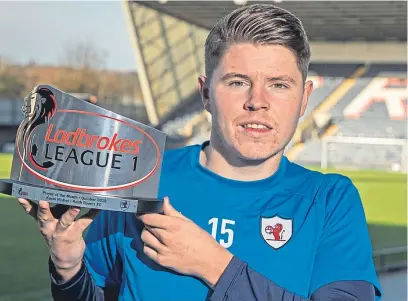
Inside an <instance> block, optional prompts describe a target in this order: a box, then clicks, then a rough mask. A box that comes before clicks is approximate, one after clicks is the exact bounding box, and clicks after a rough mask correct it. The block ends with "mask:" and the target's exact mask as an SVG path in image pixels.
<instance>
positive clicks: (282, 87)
mask: <svg viewBox="0 0 408 301" xmlns="http://www.w3.org/2000/svg"><path fill="white" fill-rule="evenodd" d="M272 86H274V87H275V88H278V89H286V88H288V86H287V85H285V84H279V83H278V84H273V85H272Z"/></svg>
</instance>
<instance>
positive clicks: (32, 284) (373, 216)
mask: <svg viewBox="0 0 408 301" xmlns="http://www.w3.org/2000/svg"><path fill="white" fill-rule="evenodd" d="M10 159H11V157H10V156H8V155H3V156H2V155H0V177H2V178H8V177H9V171H10V168H11V160H10ZM324 172H332V171H324ZM333 172H337V173H342V174H345V175H346V176H349V177H350V178H351V179H352V180H353V182H354V183H355V185H356V186H357V188H358V189H359V191H360V194H361V197H362V200H363V204H364V208H365V212H366V216H367V221H368V223H369V230H370V235H371V239H372V242H373V247H374V249H381V248H387V247H392V246H401V245H402V246H404V245H406V237H407V235H406V221H407V215H406V212H407V207H406V192H407V177H406V175H401V174H392V173H385V172H370V171H364V172H361V171H355V172H354V171H353V172H351V171H333ZM0 196H1V197H0V202H2V210H1V213H0V216H1V218H0V237H1V238H2V239H1V240H0V256H1V257H0V258H1V260H0V262H1V268H0V279H2V281H0V301H3V300H7V301H14V300H19V301H20V300H30V301H36V300H38V301H44V300H47V296H49V292H48V291H49V279H48V270H47V259H48V257H47V248H46V246H45V243H44V242H43V238H42V236H41V234H40V233H39V232H38V231H37V230H36V224H35V222H34V220H32V219H31V218H30V217H29V216H28V215H26V214H25V213H24V211H23V209H22V208H21V207H20V205H19V204H18V203H17V201H16V199H13V198H10V197H6V196H3V195H0ZM21 294H25V295H21ZM48 300H49V299H48Z"/></svg>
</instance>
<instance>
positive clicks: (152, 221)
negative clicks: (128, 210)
mask: <svg viewBox="0 0 408 301" xmlns="http://www.w3.org/2000/svg"><path fill="white" fill-rule="evenodd" d="M138 219H139V220H141V221H142V223H143V224H145V225H147V226H150V227H154V228H161V229H168V228H169V227H170V226H171V218H170V217H169V216H166V215H163V214H158V213H147V214H143V215H141V216H139V217H138Z"/></svg>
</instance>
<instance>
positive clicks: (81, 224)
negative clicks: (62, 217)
mask: <svg viewBox="0 0 408 301" xmlns="http://www.w3.org/2000/svg"><path fill="white" fill-rule="evenodd" d="M100 211H101V210H100V209H91V210H89V211H88V212H87V213H86V214H84V215H83V216H81V217H80V218H79V219H78V220H77V221H76V222H75V226H74V227H75V228H76V229H77V230H79V231H80V232H81V233H82V232H84V231H85V229H86V228H88V227H89V225H90V224H91V223H92V222H93V221H94V219H95V218H96V217H97V216H98V214H99V213H100Z"/></svg>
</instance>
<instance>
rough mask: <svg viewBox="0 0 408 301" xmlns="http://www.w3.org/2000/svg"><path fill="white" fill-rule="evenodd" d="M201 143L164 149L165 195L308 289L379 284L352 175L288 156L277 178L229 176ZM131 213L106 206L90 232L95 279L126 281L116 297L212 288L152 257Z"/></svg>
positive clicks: (89, 261)
mask: <svg viewBox="0 0 408 301" xmlns="http://www.w3.org/2000/svg"><path fill="white" fill-rule="evenodd" d="M201 149H202V146H201V145H194V146H187V147H184V148H181V149H177V150H168V151H166V152H165V155H164V160H163V167H162V176H161V182H160V193H159V196H160V197H164V196H169V198H170V202H171V203H172V205H173V207H174V208H175V209H176V210H178V211H181V212H182V214H183V215H185V216H186V217H188V218H190V219H191V220H193V221H194V222H195V223H196V224H198V225H199V226H200V227H202V228H203V229H204V230H206V231H208V233H210V234H211V235H212V236H213V237H214V238H215V239H216V240H217V241H218V242H219V243H220V244H221V245H223V246H224V247H225V248H228V250H230V251H231V253H232V254H234V255H235V256H236V257H238V258H239V259H241V260H243V261H245V262H246V263H248V266H249V267H250V268H252V269H254V270H255V271H256V272H258V273H260V274H262V275H263V276H265V277H266V278H268V279H269V280H271V281H273V282H275V283H276V284H277V285H279V286H281V287H283V288H285V289H286V290H287V291H289V292H292V293H295V294H297V295H298V296H301V297H303V298H308V297H310V296H311V294H312V293H313V292H314V291H315V290H317V289H318V288H319V287H321V286H323V285H326V284H328V283H331V282H334V281H339V280H365V281H368V282H370V283H372V284H373V285H374V286H375V287H376V292H377V294H380V285H379V282H378V279H377V276H376V271H375V268H374V264H373V260H372V254H371V242H370V237H369V234H368V229H367V224H366V219H365V215H364V210H363V207H362V203H361V200H360V196H359V194H358V191H357V189H356V188H355V186H354V185H353V184H352V182H351V181H350V180H349V179H348V178H346V177H344V176H342V175H337V174H328V175H324V174H322V173H319V172H315V171H310V170H308V169H305V168H303V167H301V166H299V165H296V164H294V163H291V162H290V161H289V160H288V159H287V158H286V157H283V159H282V161H281V164H280V166H279V169H278V171H277V172H276V173H275V174H274V175H273V176H271V177H270V178H267V179H264V180H259V181H252V182H242V181H236V180H231V179H226V178H223V177H221V176H219V175H217V174H215V173H213V172H211V171H209V170H208V169H206V168H204V167H203V166H202V165H201V164H200V163H199V155H200V150H201ZM142 229H143V224H142V223H141V222H140V221H139V220H138V219H136V217H135V215H134V214H130V213H121V212H108V211H105V212H101V213H100V214H99V216H98V217H97V218H96V219H95V221H94V222H93V223H92V224H91V226H90V228H89V231H88V233H87V236H86V243H87V248H86V252H85V262H86V267H87V268H88V270H89V272H90V274H91V275H92V277H93V279H94V281H95V283H96V285H98V286H100V287H105V286H111V285H114V286H115V285H116V286H119V287H120V296H119V300H126V301H130V300H149V301H150V300H161V301H172V300H174V301H192V300H193V301H199V300H203V301H204V300H206V297H207V295H208V294H209V293H210V290H209V288H208V287H207V286H206V285H205V284H204V283H203V282H202V281H201V280H199V279H196V278H193V277H190V276H184V275H180V274H177V273H175V272H172V271H171V270H168V269H165V268H163V267H161V266H159V265H158V264H156V263H154V262H153V261H152V260H150V259H149V258H148V257H147V256H146V255H145V254H144V253H143V243H142V241H141V239H140V234H141V231H142Z"/></svg>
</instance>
